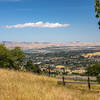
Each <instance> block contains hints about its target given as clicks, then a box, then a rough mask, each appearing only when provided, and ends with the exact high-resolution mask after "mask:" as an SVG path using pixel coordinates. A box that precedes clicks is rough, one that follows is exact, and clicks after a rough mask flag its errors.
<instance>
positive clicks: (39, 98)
mask: <svg viewBox="0 0 100 100" xmlns="http://www.w3.org/2000/svg"><path fill="white" fill-rule="evenodd" d="M99 90H100V86H98V85H96V86H92V90H91V91H88V89H87V85H68V84H67V85H66V86H65V87H63V86H59V85H57V80H56V79H53V78H48V77H46V76H38V75H33V74H31V73H23V72H15V71H8V70H4V69H0V100H100V92H99Z"/></svg>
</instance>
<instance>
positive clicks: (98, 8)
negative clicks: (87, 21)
mask: <svg viewBox="0 0 100 100" xmlns="http://www.w3.org/2000/svg"><path fill="white" fill-rule="evenodd" d="M95 12H96V18H98V25H99V29H100V0H95Z"/></svg>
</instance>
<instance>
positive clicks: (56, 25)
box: [5, 21, 69, 29]
mask: <svg viewBox="0 0 100 100" xmlns="http://www.w3.org/2000/svg"><path fill="white" fill-rule="evenodd" d="M68 26H69V24H60V23H49V22H46V23H44V22H42V21H39V22H36V23H25V24H16V25H7V26H5V27H6V28H8V29H11V28H26V27H39V28H60V27H68Z"/></svg>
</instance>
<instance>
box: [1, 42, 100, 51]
mask: <svg viewBox="0 0 100 100" xmlns="http://www.w3.org/2000/svg"><path fill="white" fill-rule="evenodd" d="M0 44H5V46H6V47H7V48H14V47H20V48H22V49H24V50H26V49H39V48H47V47H63V46H72V47H84V46H85V47H93V46H100V42H66V43H50V42H12V41H1V42H0Z"/></svg>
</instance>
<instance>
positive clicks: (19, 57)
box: [10, 47, 25, 70]
mask: <svg viewBox="0 0 100 100" xmlns="http://www.w3.org/2000/svg"><path fill="white" fill-rule="evenodd" d="M10 53H11V58H12V59H11V61H10V64H11V65H12V66H13V68H14V69H16V70H19V69H21V67H23V66H24V64H25V62H24V60H25V53H24V52H23V51H22V50H21V49H20V48H19V47H15V48H14V49H12V50H11V51H10Z"/></svg>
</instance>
